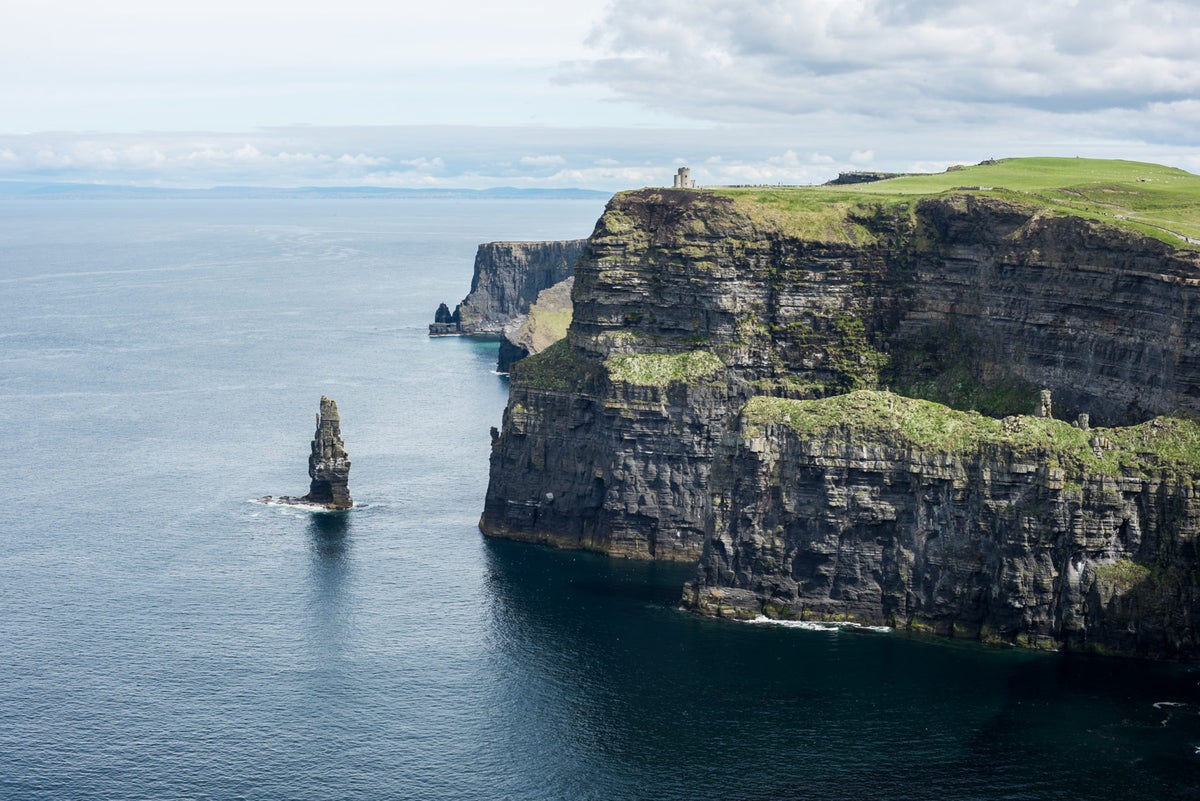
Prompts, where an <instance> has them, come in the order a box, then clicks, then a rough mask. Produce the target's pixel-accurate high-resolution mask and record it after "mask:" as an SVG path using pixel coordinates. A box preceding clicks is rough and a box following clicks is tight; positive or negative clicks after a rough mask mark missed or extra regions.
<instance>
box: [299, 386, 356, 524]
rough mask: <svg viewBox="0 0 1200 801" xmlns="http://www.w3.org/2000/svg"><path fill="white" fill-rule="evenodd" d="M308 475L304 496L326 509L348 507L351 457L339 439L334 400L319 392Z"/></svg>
mask: <svg viewBox="0 0 1200 801" xmlns="http://www.w3.org/2000/svg"><path fill="white" fill-rule="evenodd" d="M308 475H309V477H310V478H312V484H311V485H309V489H308V495H305V496H304V500H305V501H308V502H309V503H317V504H321V505H323V506H325V507H326V508H328V509H349V508H350V507H351V506H353V505H354V501H353V500H351V498H350V487H349V482H350V459H349V456H348V454H347V453H346V448H345V445H344V444H343V443H342V420H341V417H339V416H338V408H337V403H336V402H335V401H333V400H331V399H329V398H327V397H325V396H324V395H322V396H321V411H320V412H319V413H318V414H317V432H316V433H315V434H314V435H313V441H312V454H311V455H310V456H309V457H308Z"/></svg>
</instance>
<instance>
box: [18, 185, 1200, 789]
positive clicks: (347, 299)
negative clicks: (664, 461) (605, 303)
mask: <svg viewBox="0 0 1200 801" xmlns="http://www.w3.org/2000/svg"><path fill="white" fill-rule="evenodd" d="M601 205H602V204H601V203H599V202H596V201H577V200H572V201H553V202H547V201H544V200H508V201H496V200H475V199H473V200H458V201H455V200H407V199H406V200H272V201H249V200H241V201H213V200H205V201H199V200H169V201H146V200H138V201H71V200H53V201H48V200H35V201H24V202H14V201H3V202H0V424H2V430H3V439H2V444H0V452H2V453H3V455H4V458H3V468H2V469H0V487H3V490H4V498H3V506H2V511H0V799H4V800H5V801H8V800H9V799H80V800H87V799H429V800H430V801H438V800H439V799H534V800H542V799H544V800H547V801H549V800H550V799H681V800H682V799H721V800H729V801H734V800H736V799H747V800H751V801H759V800H766V799H864V798H886V799H939V801H942V800H948V799H1088V801H1095V800H1096V799H1109V798H1111V799H1174V798H1197V797H1200V671H1198V670H1197V669H1196V668H1194V667H1184V666H1161V665H1149V664H1141V663H1136V662H1124V661H1109V660H1097V659H1082V658H1069V657H1066V656H1060V655H1045V654H1030V653H1025V652H1016V651H1002V650H990V649H985V648H981V647H976V646H968V645H962V644H953V643H949V642H946V641H940V640H939V641H928V640H919V639H912V638H909V637H906V636H904V635H902V634H896V633H892V634H883V633H872V632H855V631H842V632H820V631H804V630H797V629H789V628H782V627H777V626H762V625H749V624H735V623H726V622H720V621H712V620H705V619H700V618H696V617H691V616H688V615H686V614H683V613H681V612H678V611H676V610H675V609H674V602H675V601H676V599H677V598H678V596H679V589H680V585H681V584H682V582H683V581H684V580H685V579H686V578H687V576H688V574H689V573H690V572H691V571H690V569H689V568H686V567H680V566H664V565H645V564H634V563H629V562H624V561H612V560H608V559H604V558H600V557H594V556H589V555H582V554H576V553H565V552H554V551H549V550H544V549H540V548H536V547H529V546H522V545H517V544H512V543H504V542H488V541H484V540H483V539H482V538H481V537H480V535H479V533H478V530H477V529H476V521H477V519H478V516H479V512H480V510H481V508H482V504H483V496H484V489H485V487H486V483H487V456H488V447H489V445H488V443H489V437H488V428H489V427H490V426H493V425H498V424H499V422H500V415H501V411H502V409H503V406H504V401H505V397H506V391H507V387H506V384H505V381H504V379H503V378H501V377H499V376H497V375H494V374H493V373H492V372H491V369H492V368H493V362H494V359H495V350H496V346H495V345H494V344H483V343H476V342H471V341H466V340H455V339H438V340H430V339H428V337H427V336H426V334H425V330H426V329H425V326H426V324H427V323H428V322H429V321H430V319H431V318H432V314H433V310H434V309H435V308H436V306H437V304H438V302H440V301H442V300H445V301H448V302H450V303H451V304H453V303H454V302H455V301H457V300H458V299H460V298H461V297H462V296H463V295H464V294H465V293H466V290H467V288H468V286H469V282H470V277H471V262H472V258H473V256H474V250H475V245H476V244H477V243H479V242H484V241H488V240H494V239H552V238H572V237H580V236H586V235H587V234H588V233H589V232H590V231H591V227H592V224H593V222H594V220H595V218H596V217H597V216H598V214H599V212H600V210H601ZM322 394H327V395H329V396H331V397H333V398H335V399H336V400H337V401H338V405H339V407H340V409H341V412H342V418H343V425H342V431H343V434H344V436H345V440H346V447H347V449H348V450H349V452H350V455H351V458H352V460H353V462H354V467H353V470H352V472H351V490H352V492H353V495H354V498H355V499H356V501H358V502H359V503H360V504H362V506H361V507H360V508H358V509H355V510H353V511H351V512H349V513H347V514H342V515H331V514H312V513H307V512H303V511H300V510H296V509H289V508H284V507H268V506H262V505H259V504H256V503H253V502H251V499H253V498H255V497H257V496H260V495H265V494H282V493H291V494H302V493H303V492H305V491H306V490H307V482H308V477H307V473H306V459H307V451H308V442H309V439H310V438H311V436H312V432H313V418H314V414H315V412H316V410H317V402H318V400H319V398H320V396H321V395H322Z"/></svg>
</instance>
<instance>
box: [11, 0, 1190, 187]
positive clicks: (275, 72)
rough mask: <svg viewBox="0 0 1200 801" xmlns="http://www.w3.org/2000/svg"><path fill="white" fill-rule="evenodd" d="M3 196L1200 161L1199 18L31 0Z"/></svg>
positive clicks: (14, 68) (1087, 8) (535, 3)
mask: <svg viewBox="0 0 1200 801" xmlns="http://www.w3.org/2000/svg"><path fill="white" fill-rule="evenodd" d="M4 16H5V21H4V24H3V25H2V26H0V180H7V181H56V182H86V183H106V184H119V185H146V186H178V187H206V186H218V185H232V184H237V185H262V186H390V187H414V188H421V187H430V188H438V187H442V188H486V187H493V186H515V187H542V188H557V187H580V188H592V189H602V190H617V189H625V188H631V187H637V186H645V185H664V184H666V185H669V184H670V181H671V175H672V174H673V172H674V170H675V168H676V167H678V166H682V165H685V164H686V165H689V166H691V168H692V172H693V175H694V177H695V178H696V179H697V180H698V182H699V183H700V184H730V183H734V184H776V183H785V184H786V183H801V184H805V183H819V182H822V181H825V180H828V179H830V178H832V177H834V176H835V175H836V174H837V173H838V172H841V171H844V170H854V169H858V170H882V171H936V170H941V169H944V168H945V167H947V166H950V165H952V164H960V163H976V162H978V161H981V160H983V159H987V158H1001V157H1006V156H1023V155H1062V156H1091V157H1099V158H1126V159H1134V160H1140V161H1153V162H1157V163H1162V164H1169V165H1173V166H1177V167H1182V168H1184V169H1187V170H1190V171H1193V172H1200V47H1197V46H1196V31H1198V30H1200V3H1196V2H1194V0H1188V1H1187V2H1160V1H1155V0H1007V2H1005V3H996V2H994V0H572V2H563V0H512V2H510V3H507V4H499V3H494V2H493V3H483V2H477V1H476V0H438V2H429V1H428V0H423V2H421V3H416V2H414V1H413V0H391V2H377V1H376V0H339V2H337V3H330V2H327V0H326V2H321V3H317V2H314V1H313V0H289V2H286V3H285V2H280V1H277V0H240V1H235V0H205V2H195V0H174V2H171V3H164V2H162V0H108V2H105V3H100V4H98V3H94V2H82V1H81V0H38V2H36V3H22V4H13V7H12V8H9V9H6V11H5V15H4Z"/></svg>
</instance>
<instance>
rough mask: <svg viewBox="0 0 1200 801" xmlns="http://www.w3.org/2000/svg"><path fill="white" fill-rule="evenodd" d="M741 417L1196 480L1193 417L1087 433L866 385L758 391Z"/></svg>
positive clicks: (749, 424) (757, 426)
mask: <svg viewBox="0 0 1200 801" xmlns="http://www.w3.org/2000/svg"><path fill="white" fill-rule="evenodd" d="M742 423H743V431H744V433H745V435H746V436H751V437H752V436H755V435H757V434H759V433H761V432H762V429H763V428H764V427H765V426H769V425H778V426H786V427H787V428H789V429H790V430H792V431H793V432H795V433H796V434H797V435H799V436H800V437H802V438H805V439H814V440H835V441H838V442H844V443H850V444H855V443H858V444H864V445H865V444H875V445H882V446H888V447H899V448H905V449H912V450H916V451H921V452H924V453H930V454H942V455H969V454H971V453H977V452H980V451H984V450H989V449H1001V450H1004V451H1006V452H1008V453H1011V454H1012V455H1013V456H1015V457H1017V458H1027V459H1029V460H1030V461H1033V462H1037V463H1041V464H1046V465H1048V466H1050V467H1055V468H1060V469H1062V470H1064V471H1065V472H1066V473H1068V474H1070V475H1072V476H1079V475H1082V474H1085V473H1086V474H1094V475H1107V476H1120V475H1124V476H1134V477H1136V476H1139V475H1151V474H1158V473H1171V474H1180V475H1191V476H1195V477H1197V478H1200V422H1198V421H1197V419H1196V418H1195V417H1194V416H1190V415H1180V416H1165V417H1156V418H1154V419H1153V420H1149V421H1147V422H1145V423H1141V424H1139V425H1136V426H1128V427H1124V428H1095V429H1091V430H1089V431H1084V430H1082V429H1079V428H1075V427H1074V426H1072V425H1070V424H1069V423H1065V422H1063V421H1061V420H1054V419H1052V418H1042V417H1026V416H1016V417H1006V418H1004V419H1002V420H996V419H994V418H991V417H984V416H983V415H980V414H978V413H976V412H960V411H956V410H954V409H951V408H949V407H947V406H943V405H941V404H939V403H934V402H932V401H926V400H920V399H916V398H906V397H904V396H902V395H896V394H894V393H891V392H882V391H874V390H863V391H860V392H852V393H849V394H846V395H838V396H836V397H832V398H823V399H820V400H786V399H782V398H768V397H764V396H757V397H754V398H751V399H750V400H749V401H748V402H747V403H746V405H745V407H744V408H743V410H742Z"/></svg>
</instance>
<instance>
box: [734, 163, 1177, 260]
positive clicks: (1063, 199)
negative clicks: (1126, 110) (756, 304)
mask: <svg viewBox="0 0 1200 801" xmlns="http://www.w3.org/2000/svg"><path fill="white" fill-rule="evenodd" d="M714 191H715V192H717V193H718V194H722V195H727V196H729V197H733V198H734V199H736V200H738V201H739V205H742V204H752V205H754V206H758V207H759V208H760V209H763V210H764V211H767V212H768V213H770V214H771V215H772V216H777V217H784V216H792V215H796V216H799V217H806V218H810V223H811V224H806V225H805V226H804V227H805V228H816V229H818V230H828V231H829V232H830V235H829V237H827V238H831V239H844V240H849V241H853V240H855V239H856V238H857V235H858V232H857V231H856V230H855V229H853V228H849V229H844V228H843V229H840V230H839V226H838V224H837V221H836V219H835V218H837V217H843V215H844V214H845V211H846V210H847V209H850V208H853V207H858V206H869V205H871V204H872V203H874V204H879V203H883V204H884V205H893V204H896V203H902V202H906V201H908V200H911V199H913V198H918V197H929V196H934V195H941V194H956V193H962V192H972V193H978V194H985V195H991V196H997V197H1004V198H1007V199H1010V200H1015V201H1017V202H1024V203H1029V204H1031V205H1037V206H1042V207H1044V208H1046V209H1048V210H1050V211H1052V212H1057V213H1062V214H1072V215H1076V216H1080V217H1086V218H1089V219H1096V220H1102V221H1104V222H1108V223H1112V224H1114V225H1118V226H1121V227H1125V228H1131V229H1134V230H1137V231H1140V232H1142V233H1145V234H1148V235H1150V236H1153V237H1155V238H1157V239H1161V240H1162V241H1164V242H1168V243H1170V244H1172V245H1177V246H1184V247H1196V246H1200V176H1198V175H1193V174H1192V173H1189V172H1185V171H1184V170H1180V169H1176V168H1173V167H1163V166H1161V165H1157V164H1143V163H1140V162H1136V161H1117V160H1102V159H1082V158H1019V159H1000V160H996V161H988V162H985V163H982V164H977V165H974V166H970V167H952V168H950V169H949V170H947V171H946V172H943V173H937V174H932V175H906V176H902V177H898V178H890V179H888V180H885V181H877V182H875V183H868V184H850V185H846V186H814V187H800V186H797V187H770V188H758V187H746V188H741V187H737V188H734V187H730V188H720V189H715V190H714ZM814 215H815V216H814ZM843 219H844V217H843Z"/></svg>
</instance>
